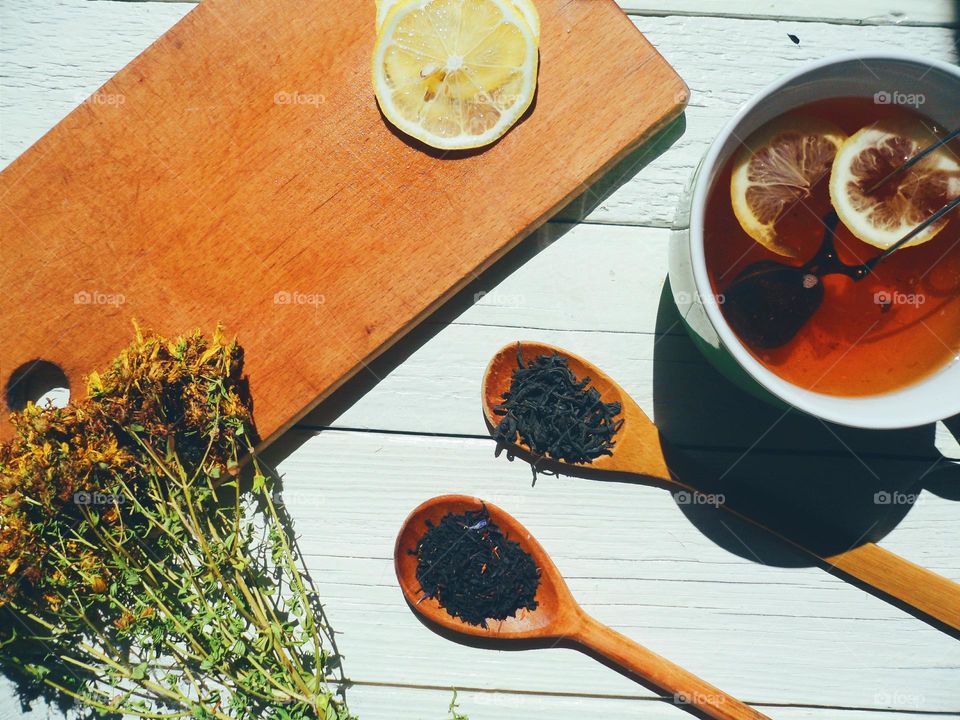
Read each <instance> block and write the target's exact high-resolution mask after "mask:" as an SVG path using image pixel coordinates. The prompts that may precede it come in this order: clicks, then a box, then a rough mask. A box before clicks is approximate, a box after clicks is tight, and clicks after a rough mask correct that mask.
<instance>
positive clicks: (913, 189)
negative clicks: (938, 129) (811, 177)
mask: <svg viewBox="0 0 960 720" xmlns="http://www.w3.org/2000/svg"><path fill="white" fill-rule="evenodd" d="M936 140H937V137H936V135H935V134H934V133H933V132H931V131H930V130H928V129H927V128H926V127H924V125H923V124H922V123H920V122H919V121H912V120H907V121H904V120H886V121H881V122H879V123H876V124H875V125H871V126H869V127H866V128H863V129H862V130H860V131H859V132H857V133H855V134H854V135H852V136H851V137H850V139H849V140H847V141H846V142H845V143H844V144H843V146H842V147H841V148H840V150H839V152H837V157H836V159H835V160H834V163H833V174H832V175H831V178H830V201H831V202H832V203H833V207H834V209H835V210H836V211H837V215H839V217H840V220H842V221H843V224H844V225H846V226H847V227H848V228H849V229H850V231H851V232H852V233H853V234H854V235H856V236H857V237H858V238H859V239H861V240H863V241H864V242H866V243H869V244H870V245H874V246H876V247H878V248H883V249H886V248H888V247H890V246H891V245H893V244H894V243H896V242H897V241H898V240H899V239H900V238H902V237H903V236H904V235H906V234H907V233H908V232H910V231H911V230H913V229H914V228H915V227H916V226H917V225H919V224H920V223H922V222H923V221H924V220H926V219H927V218H928V217H930V216H931V215H933V214H934V213H935V212H936V211H937V210H939V209H940V208H941V207H943V206H944V205H946V204H947V202H949V201H950V200H953V199H954V198H956V197H957V196H958V195H960V162H958V160H957V158H956V156H954V155H953V154H952V153H951V152H950V151H949V150H948V149H946V148H940V149H939V150H936V151H935V152H933V153H932V154H930V155H929V156H927V157H926V158H924V159H923V160H921V161H920V162H919V163H917V164H916V165H914V166H913V167H912V168H909V169H908V170H906V171H904V172H902V173H901V174H899V175H898V176H896V177H894V178H891V179H890V180H889V181H887V182H884V183H883V185H882V186H880V187H879V188H877V189H876V190H873V186H874V185H876V184H877V183H878V182H880V181H881V180H883V179H884V178H886V177H887V176H888V175H889V173H890V172H891V171H893V170H894V169H896V168H897V167H899V166H900V165H901V164H902V163H904V162H905V161H907V160H909V159H910V158H911V157H913V156H914V155H916V154H917V153H918V152H919V151H921V150H923V149H924V148H925V147H927V146H928V145H930V144H932V143H934V142H936ZM868 190H871V192H869V193H867V192H866V191H868ZM947 221H948V218H943V219H942V220H940V221H939V222H936V223H934V224H933V225H931V226H930V227H929V228H927V229H926V230H924V231H923V232H921V233H920V234H919V235H917V237H915V238H914V239H913V240H911V241H910V242H909V243H907V244H906V245H905V246H904V247H910V246H913V245H920V244H921V243H925V242H927V241H928V240H931V239H932V238H933V237H934V236H935V235H936V234H937V233H939V232H940V231H941V230H942V229H943V228H944V226H945V225H946V224H947Z"/></svg>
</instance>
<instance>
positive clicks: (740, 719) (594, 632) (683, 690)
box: [571, 613, 770, 720]
mask: <svg viewBox="0 0 960 720" xmlns="http://www.w3.org/2000/svg"><path fill="white" fill-rule="evenodd" d="M571 638H572V639H573V640H575V641H576V642H578V643H580V644H581V645H583V646H584V647H587V648H589V649H591V650H593V651H594V652H596V653H598V654H600V655H602V656H603V657H604V658H606V659H607V660H609V661H611V662H613V663H615V664H617V665H619V666H620V667H622V668H624V669H625V670H629V671H630V672H631V673H633V674H634V675H636V676H637V677H640V678H642V679H643V680H646V681H647V682H649V683H650V684H652V685H654V686H655V687H657V688H659V689H660V690H662V691H663V692H664V693H666V694H667V695H668V696H672V699H673V702H674V704H675V705H677V706H679V707H681V708H683V707H689V708H696V709H697V710H699V711H700V712H701V713H704V714H706V715H707V716H708V717H711V718H714V719H715V720H770V718H769V717H767V716H766V715H764V714H763V713H761V712H758V711H757V710H754V709H753V708H752V707H750V706H749V705H745V704H744V703H742V702H740V701H739V700H737V699H736V698H735V697H733V696H731V695H727V694H726V693H725V692H723V691H722V690H719V689H718V688H715V687H714V686H713V685H711V684H710V683H708V682H705V681H704V680H701V679H700V678H698V677H697V676H696V675H694V674H692V673H690V672H687V671H686V670H684V669H683V668H682V667H679V666H678V665H674V664H673V663H672V662H670V661H669V660H667V659H666V658H663V657H660V656H659V655H657V654H656V653H655V652H651V651H650V650H647V649H646V648H645V647H643V646H642V645H640V644H639V643H636V642H634V641H633V640H631V639H630V638H628V637H626V636H625V635H621V634H620V633H618V632H617V631H616V630H614V629H612V628H610V627H607V626H606V625H604V624H603V623H601V622H598V621H597V620H594V619H593V618H592V617H590V616H589V615H587V614H585V613H584V614H583V615H582V618H581V622H580V624H579V626H578V628H577V629H576V630H575V631H574V632H573V633H571Z"/></svg>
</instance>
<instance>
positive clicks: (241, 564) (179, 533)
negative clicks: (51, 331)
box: [0, 328, 349, 720]
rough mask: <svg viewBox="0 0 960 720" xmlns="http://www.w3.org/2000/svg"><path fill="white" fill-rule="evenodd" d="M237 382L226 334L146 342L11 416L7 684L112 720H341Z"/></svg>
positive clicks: (307, 591) (3, 518) (3, 651)
mask: <svg viewBox="0 0 960 720" xmlns="http://www.w3.org/2000/svg"><path fill="white" fill-rule="evenodd" d="M242 364H243V355H242V351H241V349H240V347H239V346H238V345H237V344H236V342H235V341H227V340H226V339H225V338H224V337H223V335H222V333H221V331H220V329H219V328H218V329H217V331H216V333H215V334H214V336H213V338H212V339H208V338H206V337H205V336H203V335H202V334H200V333H194V334H192V335H189V336H185V337H180V338H176V339H173V340H166V339H164V338H161V337H157V336H153V335H146V336H145V335H144V334H143V333H141V331H140V330H139V328H138V329H137V331H136V337H135V339H134V341H133V343H132V344H131V345H130V347H128V348H127V349H126V350H124V351H123V352H122V353H121V354H120V355H119V357H117V358H116V359H115V360H114V362H113V364H112V365H111V366H110V367H109V368H108V369H107V370H106V371H104V372H102V373H99V374H98V373H92V374H91V375H90V376H89V377H88V379H87V391H88V392H87V394H88V397H87V398H86V399H84V400H80V401H74V402H71V403H70V404H69V405H68V406H67V407H65V408H60V409H58V408H53V407H43V408H41V407H37V406H35V405H32V404H31V405H28V406H27V408H26V409H25V410H24V411H22V412H20V413H15V414H13V416H12V418H11V419H12V422H13V424H14V426H15V431H16V434H15V437H14V439H13V441H12V442H10V443H8V444H5V445H3V446H0V664H2V665H3V666H4V667H5V668H6V669H7V670H9V671H11V672H14V673H16V674H17V675H18V676H20V677H23V678H27V679H29V681H30V682H32V683H34V684H36V685H40V684H42V685H45V686H47V687H49V688H53V689H55V690H57V691H59V692H61V693H63V694H65V695H66V696H69V697H70V698H73V699H74V700H76V701H79V702H81V703H82V704H83V705H84V706H86V707H87V708H90V709H91V710H92V711H94V712H96V713H97V714H104V715H116V716H121V715H122V716H124V717H145V718H181V717H190V718H203V719H207V718H209V719H214V718H216V719H219V720H235V719H238V718H250V719H252V718H269V719H274V718H276V719H277V720H296V719H306V718H323V719H324V720H334V719H336V720H343V719H345V718H349V714H348V712H347V710H346V708H345V706H344V705H343V703H341V702H339V701H338V699H337V698H336V697H335V695H334V694H333V693H332V692H331V690H330V689H329V688H328V685H327V677H328V675H330V674H331V672H333V671H334V670H335V669H336V667H337V658H336V654H335V645H334V643H333V637H332V634H331V633H330V631H329V629H328V627H327V626H326V624H325V622H323V615H322V608H320V606H319V601H318V598H317V594H316V591H315V588H314V587H313V584H312V583H311V581H310V578H309V576H308V575H307V573H306V572H305V570H304V569H303V563H302V558H300V556H299V553H298V552H297V550H296V545H295V541H294V539H293V537H292V535H290V534H289V530H288V528H289V518H287V517H286V516H285V515H284V511H283V507H282V504H280V503H275V499H274V495H273V493H274V492H275V490H276V488H275V479H274V478H273V477H272V476H269V475H267V474H264V473H263V472H262V471H261V466H260V464H259V463H258V461H257V459H256V458H255V457H253V456H252V445H253V439H252V438H251V435H252V434H253V433H254V427H253V422H252V418H251V408H250V403H249V399H248V397H249V396H248V394H247V392H246V387H245V383H244V381H243V379H242ZM248 454H250V455H251V457H252V462H251V463H250V472H249V474H248V473H243V474H241V473H240V471H239V468H240V461H241V459H242V458H243V457H244V456H246V455H248ZM248 475H249V477H248Z"/></svg>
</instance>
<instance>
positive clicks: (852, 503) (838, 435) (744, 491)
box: [653, 280, 960, 566]
mask: <svg viewBox="0 0 960 720" xmlns="http://www.w3.org/2000/svg"><path fill="white" fill-rule="evenodd" d="M657 335H658V339H657V343H656V346H655V350H654V394H653V398H654V415H655V419H656V422H657V425H658V426H659V427H660V431H661V434H662V435H663V437H664V439H665V441H666V442H667V443H668V446H669V452H668V454H667V459H668V462H669V464H670V467H671V470H673V471H674V472H675V473H676V475H677V476H678V478H679V479H680V480H684V479H689V482H690V483H691V484H693V485H694V486H696V487H697V488H699V489H700V490H701V491H702V492H703V493H706V494H708V495H713V496H714V497H717V498H720V499H721V500H722V501H723V502H726V503H729V504H730V505H731V506H732V507H735V508H737V509H738V510H739V511H740V512H742V513H744V514H746V515H748V516H750V517H753V518H754V519H756V520H758V521H759V522H761V523H762V524H764V525H766V526H767V527H769V528H771V529H774V530H776V531H777V532H779V533H781V534H782V535H785V536H786V537H789V538H791V539H793V540H795V541H797V542H799V543H801V544H803V545H805V546H806V547H809V548H810V549H812V550H814V551H815V552H817V553H818V554H820V555H822V556H829V555H833V554H836V553H840V552H845V551H847V550H849V549H851V548H853V547H856V546H858V545H860V544H863V543H865V542H875V541H878V540H880V539H882V538H883V537H884V536H885V535H887V534H888V533H889V532H890V531H891V530H892V529H893V528H895V527H896V526H897V525H898V524H899V523H900V522H901V521H902V520H903V518H904V517H905V516H906V515H907V513H908V512H909V511H910V510H911V508H912V507H913V506H914V505H915V504H916V503H917V502H918V501H921V500H922V498H923V489H924V488H925V487H927V486H931V489H932V486H933V481H934V480H936V483H935V484H936V487H937V488H940V487H944V488H946V487H952V489H953V499H960V496H958V495H957V487H958V486H960V483H958V482H957V480H958V478H960V466H958V465H955V464H952V463H950V462H949V461H946V460H945V459H944V458H943V456H942V455H941V453H940V452H939V451H938V450H937V448H936V446H935V438H936V426H935V425H926V426H922V427H918V428H911V429H906V430H894V431H875V430H861V429H856V428H850V427H844V426H840V425H835V424H832V423H828V422H825V421H822V420H819V419H817V418H815V417H812V416H810V415H807V414H805V413H802V412H800V411H798V410H796V409H793V408H789V407H785V406H780V407H778V406H776V405H774V404H772V403H768V402H765V401H763V400H761V399H758V398H756V397H754V396H753V395H750V394H749V393H747V392H745V391H744V390H742V389H740V388H738V387H737V386H735V385H734V384H733V383H731V382H729V381H728V380H727V379H726V378H724V377H723V376H722V375H721V374H720V373H719V372H718V371H717V370H715V369H714V368H713V367H712V366H711V365H710V364H709V363H708V362H707V361H706V359H704V358H703V356H702V355H701V353H700V352H699V351H698V349H697V347H696V346H695V345H694V343H693V341H692V340H691V339H690V338H689V337H688V336H687V334H686V331H685V328H684V326H683V323H682V321H681V319H680V315H679V313H678V311H677V308H676V305H675V304H674V302H673V298H672V293H671V291H670V284H669V280H668V281H667V282H666V283H665V285H664V291H663V294H662V295H661V299H660V308H659V312H658V316H657ZM947 422H948V423H950V428H951V430H952V432H953V433H954V434H955V435H956V434H957V432H958V429H960V422H958V421H957V418H953V419H952V420H949V421H947ZM936 494H937V495H940V496H941V497H945V496H946V497H949V495H942V494H941V492H936ZM675 498H678V505H679V506H680V509H681V510H682V511H683V512H684V514H685V515H686V517H687V518H688V519H689V520H690V522H691V523H693V524H694V525H695V526H696V527H697V528H698V529H699V530H700V531H701V532H702V533H703V534H704V535H705V536H707V537H709V538H710V539H711V540H712V541H714V542H716V543H717V544H718V545H720V546H722V547H724V548H726V549H727V550H729V551H730V552H733V553H735V554H737V555H740V556H742V557H745V558H747V559H750V560H753V561H757V562H762V563H765V564H772V565H783V566H793V565H809V564H810V559H809V557H808V556H804V555H801V554H799V553H796V552H794V551H793V550H792V549H790V548H789V547H786V546H784V545H783V544H782V543H778V542H776V541H775V540H773V539H772V538H770V537H769V536H767V535H765V534H764V533H762V532H760V531H758V530H756V529H755V528H752V527H750V526H747V525H745V524H743V523H740V522H737V521H736V520H735V519H734V518H730V517H729V515H727V514H726V513H719V512H717V511H716V508H715V507H711V506H710V504H709V503H700V504H693V503H690V502H684V500H685V498H684V497H683V495H682V494H679V495H678V494H675Z"/></svg>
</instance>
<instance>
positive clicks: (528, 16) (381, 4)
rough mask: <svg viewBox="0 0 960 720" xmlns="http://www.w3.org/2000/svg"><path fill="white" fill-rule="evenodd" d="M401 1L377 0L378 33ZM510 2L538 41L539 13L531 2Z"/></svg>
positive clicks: (527, 0)
mask: <svg viewBox="0 0 960 720" xmlns="http://www.w3.org/2000/svg"><path fill="white" fill-rule="evenodd" d="M403 1H404V0H377V32H378V33H379V32H380V31H381V30H382V29H383V24H384V22H386V19H387V16H388V15H389V14H390V11H391V10H393V8H395V7H396V6H397V5H399V4H401V3H402V2H403ZM510 2H512V3H513V4H514V5H515V6H516V8H517V10H519V11H520V12H521V13H522V14H523V19H524V20H526V21H527V25H529V26H530V29H531V30H533V34H534V36H535V37H536V38H537V40H539V39H540V13H539V12H537V7H536V5H534V4H533V0H510Z"/></svg>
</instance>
